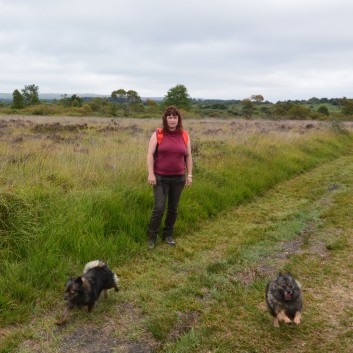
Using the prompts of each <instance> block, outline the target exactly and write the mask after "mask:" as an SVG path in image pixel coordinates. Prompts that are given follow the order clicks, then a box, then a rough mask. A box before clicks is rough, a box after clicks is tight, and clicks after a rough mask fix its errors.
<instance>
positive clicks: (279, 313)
mask: <svg viewBox="0 0 353 353" xmlns="http://www.w3.org/2000/svg"><path fill="white" fill-rule="evenodd" d="M266 303H267V307H268V310H269V311H270V313H271V315H272V316H273V325H274V326H276V327H278V326H279V322H281V321H283V322H284V323H286V324H290V323H292V322H294V323H295V324H297V325H298V324H300V323H301V320H302V307H303V302H302V290H301V286H300V284H299V282H297V281H296V280H295V279H294V278H293V277H292V275H291V274H290V273H289V272H288V273H287V274H282V273H281V272H280V273H279V274H278V277H277V278H275V279H274V280H272V281H270V282H268V284H267V286H266Z"/></svg>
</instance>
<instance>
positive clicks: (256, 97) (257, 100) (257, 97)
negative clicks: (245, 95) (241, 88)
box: [250, 94, 264, 103]
mask: <svg viewBox="0 0 353 353" xmlns="http://www.w3.org/2000/svg"><path fill="white" fill-rule="evenodd" d="M250 100H252V101H254V102H255V103H261V102H263V101H264V97H263V96H262V95H261V94H253V95H252V96H251V97H250Z"/></svg>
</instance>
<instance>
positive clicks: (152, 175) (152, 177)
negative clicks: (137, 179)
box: [148, 174, 157, 185]
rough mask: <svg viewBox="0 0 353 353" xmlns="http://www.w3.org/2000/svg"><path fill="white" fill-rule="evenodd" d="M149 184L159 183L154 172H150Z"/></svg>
mask: <svg viewBox="0 0 353 353" xmlns="http://www.w3.org/2000/svg"><path fill="white" fill-rule="evenodd" d="M148 184H150V185H156V184H157V180H156V176H155V175H154V174H148Z"/></svg>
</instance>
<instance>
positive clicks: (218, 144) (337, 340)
mask: <svg viewBox="0 0 353 353" xmlns="http://www.w3.org/2000/svg"><path fill="white" fill-rule="evenodd" d="M217 122H218V124H217V127H219V128H221V129H223V130H224V131H225V133H224V135H223V138H219V139H218V138H215V137H214V135H213V137H212V138H211V137H210V135H209V134H208V131H209V128H210V125H211V124H210V125H206V126H203V124H200V123H199V122H198V121H196V122H194V121H188V127H189V128H190V129H191V130H192V131H193V132H194V135H195V136H196V138H194V139H193V140H194V145H195V146H196V147H195V151H194V152H195V163H196V166H197V168H199V169H198V172H197V173H195V181H194V183H195V184H194V186H195V187H194V186H192V187H191V188H189V189H187V190H186V191H185V194H184V195H183V200H182V203H181V206H182V207H183V212H184V214H183V215H182V216H181V217H180V219H179V221H178V237H177V242H178V245H177V247H176V248H170V247H167V246H165V245H160V246H158V247H157V248H156V249H155V250H154V251H152V252H147V251H144V250H143V248H142V247H140V248H138V249H137V252H138V254H139V256H131V257H130V258H127V259H126V260H124V261H120V260H119V259H115V258H114V257H113V258H110V259H109V264H110V265H111V266H112V267H113V268H114V269H115V270H116V271H117V272H118V273H119V274H120V275H121V285H122V290H121V292H119V293H118V294H117V295H114V294H112V296H111V297H110V298H109V299H108V300H103V299H102V300H101V301H100V302H99V305H98V307H97V308H96V309H95V311H94V314H92V315H88V314H87V313H86V312H84V311H75V312H74V313H73V315H72V317H71V319H70V322H69V324H68V325H67V326H66V327H64V328H61V329H57V328H56V327H55V325H53V322H54V320H55V318H56V317H58V316H59V314H60V311H61V310H62V306H63V305H62V304H61V295H62V289H61V288H59V287H60V286H59V284H61V282H62V284H63V283H64V282H63V281H64V277H65V276H64V275H65V274H61V273H60V271H59V270H57V268H56V267H52V265H53V264H51V263H50V262H48V259H50V258H54V255H53V254H52V253H49V254H48V256H47V258H44V257H42V261H43V264H42V267H44V265H47V267H46V268H47V272H48V273H47V274H46V275H45V276H44V277H43V276H42V277H41V280H42V281H46V282H45V284H44V283H43V286H42V288H40V290H41V291H42V293H43V294H44V295H42V296H38V297H37V300H36V304H35V305H34V304H33V307H32V308H33V310H34V312H33V313H32V320H31V321H30V322H28V320H25V318H22V319H23V321H25V322H24V323H23V324H22V325H16V326H9V328H5V329H4V331H3V332H4V333H5V334H4V338H5V339H4V340H3V341H2V346H1V348H2V352H10V351H11V352H12V351H13V352H18V353H29V352H35V351H43V352H60V351H67V352H75V351H80V352H92V351H104V349H107V347H109V349H114V350H116V351H124V350H127V348H126V347H129V349H131V351H132V350H133V349H135V350H136V351H138V350H140V351H151V352H152V351H156V352H177V353H182V352H185V353H204V352H220V353H228V352H258V353H265V352H266V353H267V352H288V351H289V350H290V351H291V352H324V353H329V352H349V351H350V350H351V347H352V315H351V314H352V312H353V306H352V302H351V292H352V289H353V285H352V283H353V271H352V270H353V268H352V264H353V261H352V260H353V255H352V246H353V233H352V227H351V215H352V207H353V196H352V195H353V193H352V190H353V169H352V168H353V157H352V136H351V135H350V134H347V133H345V134H341V133H337V132H335V131H337V130H332V129H326V128H325V129H322V130H320V131H316V132H315V133H313V132H312V130H310V129H309V130H305V131H306V133H303V131H298V130H296V129H298V126H296V127H295V129H294V126H293V128H292V129H291V130H290V131H287V130H286V132H283V131H282V132H274V130H275V129H273V132H272V133H269V134H264V133H262V134H259V133H258V132H256V131H251V129H249V130H246V132H244V130H242V131H241V132H239V133H234V131H233V132H231V131H230V130H231V127H233V126H234V124H233V125H231V122H228V121H217ZM133 123H134V121H130V122H129V123H127V122H126V120H123V119H122V120H121V121H119V129H116V130H113V129H112V126H111V125H109V126H108V127H109V128H107V126H104V125H103V124H102V125H91V124H89V125H88V126H87V127H86V129H83V132H84V134H83V136H86V134H87V135H89V137H90V141H91V142H92V145H91V146H95V145H96V144H98V146H97V150H96V149H89V151H84V152H83V151H81V153H83V154H84V156H85V158H86V159H90V162H89V164H90V165H92V166H94V167H95V170H94V171H95V172H96V173H97V176H99V177H98V178H97V179H96V184H95V186H93V185H91V186H90V187H89V185H90V184H84V186H82V187H81V186H80V184H79V183H80V182H79V181H78V180H77V175H76V174H75V172H74V173H73V174H74V176H73V177H72V178H71V183H70V185H71V187H70V188H67V189H66V190H67V191H66V193H67V194H68V193H71V192H73V191H74V190H75V189H81V188H86V189H87V192H86V194H90V193H91V191H92V190H96V194H95V198H96V199H97V198H99V195H98V194H99V193H98V192H97V191H98V190H99V189H100V190H102V189H104V188H105V186H107V185H109V184H110V183H109V181H110V179H111V175H108V176H107V177H106V179H105V180H103V181H102V182H101V183H100V182H99V180H100V177H101V176H103V174H104V173H103V171H102V172H101V171H100V170H98V168H97V165H96V164H95V163H94V162H97V160H98V159H99V160H101V159H103V161H102V162H101V163H102V166H106V163H107V160H106V159H105V156H106V153H107V150H106V149H105V148H103V146H106V147H107V146H110V147H115V150H116V151H119V152H120V151H121V148H122V147H123V146H124V145H131V144H132V143H136V142H140V144H142V143H141V142H142V140H143V139H145V138H146V136H145V135H147V134H145V133H146V132H149V130H150V128H151V127H152V126H155V124H156V121H152V122H151V124H150V123H147V122H145V121H141V122H140V124H141V125H140V126H141V130H142V131H139V132H136V127H132V128H131V126H134V125H131V124H133ZM210 123H212V122H210ZM246 123H249V122H248V121H246ZM280 124H282V123H280ZM60 126H61V127H59V126H57V125H56V126H54V125H46V126H42V125H38V126H32V130H31V131H32V133H33V131H36V132H37V134H38V133H39V131H41V132H40V133H41V134H43V135H40V136H38V135H37V136H36V138H35V139H30V136H31V133H28V131H26V129H24V127H23V126H22V128H21V129H24V130H21V129H19V127H16V126H15V123H13V124H12V125H9V126H7V131H10V132H11V133H10V137H9V141H12V143H14V141H15V140H16V141H17V140H18V139H19V138H20V136H23V137H24V136H27V137H25V138H26V139H28V140H29V141H30V142H29V143H28V144H27V145H26V149H27V150H31V148H30V147H31V145H32V143H33V141H38V140H40V142H38V145H43V144H44V140H45V139H44V136H47V135H48V134H49V132H53V130H54V131H55V134H57V135H58V137H61V138H64V137H65V138H66V139H59V138H57V141H59V142H56V148H57V149H56V148H53V147H52V153H53V154H54V155H56V158H55V161H56V163H57V162H58V161H59V160H60V159H59V156H60V155H61V154H62V153H63V152H64V150H65V145H67V144H68V141H70V140H69V138H70V137H71V138H72V137H73V136H75V135H77V133H78V131H81V130H80V129H79V127H77V130H75V129H74V128H73V127H70V128H69V127H66V128H64V127H63V126H62V125H60ZM27 128H28V126H27ZM238 128H240V126H238ZM74 130H75V131H74ZM132 130H134V131H135V133H134V136H133V135H132V134H131V131H132ZM44 131H45V132H44ZM24 132H26V134H25V135H24V134H23V133H24ZM136 135H137V136H136ZM103 136H104V140H109V142H107V145H104V143H103V141H102V140H103V138H102V139H101V137H103ZM147 136H148V135H147ZM40 137H41V138H40ZM81 137H82V136H81ZM86 137H87V138H88V136H86ZM118 140H119V141H120V144H119V145H115V143H114V142H112V141H115V142H117V141H118ZM9 141H8V142H9ZM80 141H82V140H80ZM24 142H25V140H23V141H22V142H21V143H24ZM77 142H78V139H76V144H77ZM46 143H48V141H46ZM16 146H17V147H16V149H18V147H19V145H18V142H17V145H16ZM74 146H75V144H73V145H71V149H70V145H69V146H66V147H67V151H66V152H67V153H68V155H67V157H66V158H65V161H66V163H67V171H68V173H67V175H66V179H65V180H66V183H67V182H68V181H70V175H71V173H72V172H73V171H75V168H74V166H73V164H74V161H75V162H76V163H80V162H79V159H77V157H74V156H75V153H73V150H74ZM80 146H81V148H83V146H82V143H81V144H80ZM32 147H33V146H32ZM126 147H127V146H126ZM76 148H77V146H76ZM91 148H92V147H91ZM102 148H103V150H104V151H105V152H102V151H101V150H102ZM135 148H136V146H135ZM10 150H11V151H12V148H10V149H9V150H8V152H10ZM217 151H218V153H217ZM69 152H70V153H69ZM110 153H111V150H110ZM122 154H123V153H120V155H122ZM144 154H145V153H143V155H144ZM232 154H234V157H233V158H232ZM9 156H13V151H12V153H9ZM69 156H71V158H68V157H69ZM143 157H144V156H143ZM220 157H222V158H220ZM134 158H137V159H139V157H138V154H137V155H134ZM223 158H225V162H224V163H222V160H223ZM48 159H50V158H49V156H46V158H44V162H43V169H44V170H46V167H45V165H46V163H48V162H49V160H48ZM96 159H97V160H96ZM9 160H10V159H9ZM108 160H109V162H110V163H111V165H115V166H116V167H118V166H119V164H118V158H115V159H114V158H113V159H108ZM131 161H133V159H131ZM27 162H29V160H27ZM22 163H24V164H25V163H26V160H25V158H23V159H22ZM87 163H88V162H87ZM206 163H207V165H208V166H209V165H212V170H211V171H209V168H206ZM122 164H124V165H125V169H127V168H126V166H127V165H128V164H126V161H124V163H122ZM142 164H144V163H142V160H141V165H138V163H137V164H136V169H135V172H133V173H131V174H129V177H130V178H134V175H136V174H135V173H136V172H137V174H138V171H139V170H140V169H141V171H142V170H143V168H144V165H142ZM233 164H234V166H233ZM53 165H54V164H53ZM53 165H52V166H53ZM134 166H135V164H133V165H132V167H134ZM266 166H267V169H266ZM61 167H63V164H61ZM129 168H130V167H129ZM229 168H230V170H229V173H228V169H229ZM23 169H24V168H22V169H21V171H23ZM105 169H106V170H107V171H108V173H110V172H109V170H110V169H109V168H107V167H105ZM133 169H134V168H133ZM213 169H214V172H213ZM44 170H43V171H44ZM116 170H120V169H116ZM251 171H252V172H251ZM207 172H209V173H208V174H207ZM243 173H245V175H244V178H242V174H243ZM142 174H144V172H141V180H140V181H139V182H140V183H141V184H142V183H145V177H142ZM7 175H8V174H7ZM63 175H65V174H64V173H63ZM13 176H14V175H13ZM13 176H12V177H11V179H10V178H9V179H8V182H9V180H12V178H13ZM86 177H87V175H84V174H83V173H82V176H81V178H80V179H81V182H82V183H85V181H86ZM125 177H126V175H124V178H125ZM18 178H19V179H17V180H13V184H12V187H13V193H14V194H16V193H18V192H19V190H21V189H22V188H23V189H25V190H27V191H26V193H27V194H28V192H29V190H30V189H31V188H32V187H33V186H32V185H36V184H38V181H36V180H31V181H29V182H28V185H23V184H24V183H23V182H20V177H18ZM233 178H235V182H234V184H233V182H232V179H233ZM263 179H265V181H263ZM286 179H287V180H286ZM23 180H25V179H23ZM137 180H138V178H137V179H136V180H135V183H136V184H135V187H136V186H137ZM270 180H271V182H270ZM54 181H55V182H57V183H58V184H59V185H62V181H63V180H62V179H60V180H59V181H57V180H54ZM115 181H117V180H115ZM119 181H120V182H123V183H124V184H127V185H130V183H129V182H128V181H122V180H119ZM51 182H52V183H53V181H51ZM198 183H200V184H201V185H202V186H203V189H202V190H201V191H200V190H198V187H197V184H198ZM227 183H228V186H229V187H228V189H227V191H228V192H232V193H233V195H237V194H238V192H239V193H240V196H239V197H238V198H235V199H234V200H233V206H232V205H230V203H228V205H224V206H223V205H221V206H219V203H220V202H221V203H222V201H223V200H227V195H226V193H225V189H222V186H224V185H226V184H227ZM213 186H215V187H214V188H213ZM110 187H111V186H109V187H107V189H109V188H110ZM47 188H48V189H49V190H51V191H53V186H47ZM144 189H145V191H146V194H145V197H144V198H142V199H141V198H140V199H136V201H135V202H136V203H138V202H143V201H141V200H143V199H145V200H147V203H148V205H147V207H150V206H151V204H150V201H151V190H149V189H148V187H147V186H146V188H141V190H140V191H142V190H144ZM195 189H196V190H195ZM232 189H235V190H232ZM25 190H24V191H25ZM209 190H211V192H212V195H214V196H215V197H217V196H218V199H217V200H215V201H213V200H212V199H210V198H209V199H207V200H206V197H204V198H201V199H199V198H200V196H202V194H205V193H208V192H209ZM82 193H83V192H82ZM242 193H243V194H242ZM113 194H114V195H111V199H110V205H109V206H107V205H105V204H106V200H109V197H107V196H109V195H107V194H105V196H106V199H105V200H101V201H102V202H101V203H99V204H98V205H97V206H98V207H97V209H101V207H102V206H104V205H105V207H106V209H107V208H111V207H113V208H116V207H118V205H116V204H114V200H113V199H114V197H115V192H113ZM184 196H185V197H184ZM86 197H88V196H86ZM46 199H47V197H45V198H44V201H45V200H46ZM57 201H58V202H61V200H60V198H58V199H57ZM76 201H80V202H81V201H82V200H81V199H79V198H77V200H76ZM206 201H207V205H206V206H207V210H212V209H215V208H217V207H218V211H216V212H215V213H214V214H212V213H211V214H209V215H207V214H205V215H203V213H202V210H204V208H205V206H204V205H205V203H206ZM38 202H43V200H42V199H41V200H38ZM196 202H197V206H198V207H195V206H191V207H192V208H190V205H192V203H193V204H194V205H195V204H196ZM13 204H15V203H13ZM133 204H134V202H132V203H131V204H130V205H129V206H128V208H127V210H128V212H127V211H126V210H125V212H124V213H125V214H127V213H128V214H129V215H126V217H127V218H128V217H130V209H131V208H132V205H133ZM27 206H30V205H28V204H27ZM234 206H237V207H234ZM77 207H79V206H78V205H77V203H75V204H73V207H71V208H73V211H71V208H70V212H74V213H76V211H75V208H77ZM29 209H30V207H29ZM148 211H149V210H146V212H147V213H149V212H148ZM9 213H10V214H12V212H9ZM113 215H114V212H112V213H104V217H106V219H112V218H113ZM187 215H194V216H195V218H194V219H193V222H191V223H189V224H188V220H185V217H187ZM200 215H201V216H200ZM56 216H58V214H57V215H56ZM76 216H77V213H76ZM92 216H94V213H92V214H91V215H90V217H87V218H86V221H90V219H91V218H92ZM62 217H64V218H65V220H67V219H68V218H67V216H66V215H62ZM198 217H200V218H198ZM30 218H33V217H30ZM73 218H74V217H73ZM76 218H77V217H76ZM132 218H134V217H133V216H132V217H131V218H130V219H132ZM28 222H30V220H27V223H28ZM107 223H108V222H107ZM53 224H54V223H53ZM56 226H57V227H58V228H59V227H60V226H63V223H62V221H60V220H59V221H58V222H57V223H56ZM65 226H66V225H65ZM79 226H80V227H82V226H83V225H82V224H80V225H79ZM181 226H183V227H185V230H188V233H181V232H180V227H181ZM114 228H115V225H114V224H111V227H110V231H112V230H114ZM48 230H49V233H48V234H47V238H49V237H51V238H53V239H55V238H56V236H55V232H54V230H52V231H50V227H48ZM56 231H60V229H56ZM116 235H118V234H116ZM61 236H65V234H63V233H62V234H61ZM80 236H81V237H82V236H83V235H82V234H81V235H80ZM85 236H86V237H87V234H86V235H85ZM69 238H73V237H71V236H70V235H69V234H67V235H66V239H67V240H68V239H69ZM46 241H48V240H47V239H46V240H45V241H44V240H42V242H41V243H40V244H41V246H43V245H44V243H45V242H46ZM56 241H58V239H56ZM71 241H72V242H73V240H71ZM76 241H78V239H77V240H76ZM87 241H89V239H87ZM139 241H140V240H139V239H137V243H138V242H139ZM141 241H142V242H145V240H144V239H141ZM110 245H111V246H114V247H115V249H117V248H116V244H115V243H112V244H110ZM137 246H138V245H137ZM38 247H39V246H38V245H37V246H36V248H35V247H34V246H32V247H31V251H34V252H36V253H38V252H39V253H40V251H38ZM70 248H71V247H67V249H66V251H68V254H67V255H66V257H64V258H63V260H65V261H69V262H70V263H71V265H72V268H70V269H69V270H68V271H69V272H68V273H67V274H76V273H78V272H79V271H81V269H82V267H83V263H84V259H83V258H82V253H81V252H79V255H76V253H75V252H73V251H72V252H70ZM83 248H84V244H83V243H82V244H81V250H83ZM102 249H104V251H105V252H106V251H108V249H107V248H105V246H104V244H102ZM60 251H61V249H60V247H57V252H58V254H60ZM118 253H119V250H116V254H118ZM58 256H59V255H58ZM18 261H20V257H18ZM63 262H64V261H63ZM49 268H50V270H49ZM280 269H281V270H284V271H291V272H292V273H293V274H294V275H295V277H296V278H298V279H299V281H300V282H301V284H302V286H303V290H304V312H303V318H304V320H303V323H302V324H301V325H300V326H294V325H289V326H283V325H281V327H280V328H274V327H273V326H272V320H271V317H270V315H269V314H268V312H267V310H266V306H265V300H264V288H265V285H266V282H267V280H268V279H269V278H272V277H273V276H274V275H275V274H276V273H277V272H278V270H280ZM25 270H26V271H27V272H28V275H29V276H33V277H34V275H33V274H32V275H31V272H32V270H31V268H30V267H29V266H27V267H26V268H25ZM37 270H40V268H39V266H38V268H37ZM20 272H21V271H19V273H17V274H16V275H20ZM47 277H51V278H47ZM53 278H55V280H53ZM13 282H15V281H12V282H11V285H13ZM53 282H57V283H53ZM5 283H6V282H5ZM26 283H27V279H26V278H23V283H22V284H23V285H25V284H26ZM55 286H57V287H58V288H57V290H56V291H54V289H53V288H54V287H55ZM35 288H36V289H37V290H39V288H38V284H35ZM59 293H60V294H59ZM36 295H37V294H36ZM59 297H60V298H59ZM33 300H34V298H33ZM12 302H13V303H14V304H16V301H12ZM57 302H60V304H59V305H56V304H57ZM33 303H34V302H33ZM21 305H26V303H23V304H22V303H21ZM49 305H50V309H51V310H50V313H48V312H47V311H46V310H45V309H46V308H47V307H48V306H49ZM7 319H8V318H7ZM6 330H7V331H6Z"/></svg>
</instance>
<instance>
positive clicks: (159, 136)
mask: <svg viewBox="0 0 353 353" xmlns="http://www.w3.org/2000/svg"><path fill="white" fill-rule="evenodd" d="M156 135H157V145H160V144H161V141H162V138H163V129H162V128H161V127H159V128H157V129H156Z"/></svg>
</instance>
